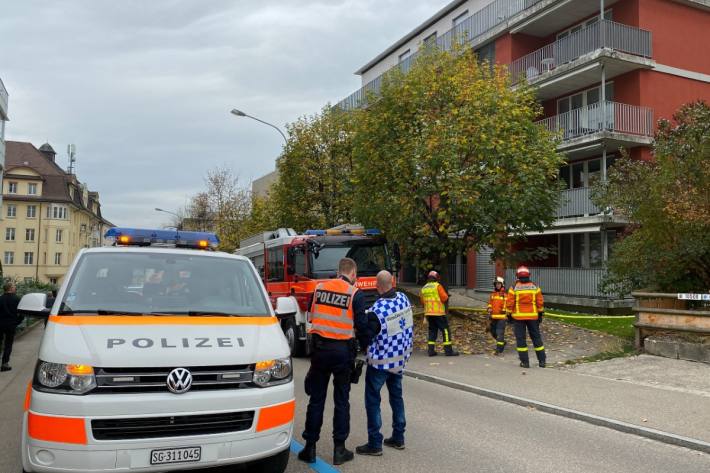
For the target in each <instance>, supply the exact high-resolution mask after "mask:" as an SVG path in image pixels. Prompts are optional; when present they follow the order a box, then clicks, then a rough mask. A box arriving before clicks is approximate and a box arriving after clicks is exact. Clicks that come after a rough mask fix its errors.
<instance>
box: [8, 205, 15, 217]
mask: <svg viewBox="0 0 710 473" xmlns="http://www.w3.org/2000/svg"><path fill="white" fill-rule="evenodd" d="M7 217H8V218H15V217H17V205H15V204H7Z"/></svg>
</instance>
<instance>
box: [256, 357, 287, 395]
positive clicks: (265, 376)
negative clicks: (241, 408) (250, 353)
mask: <svg viewBox="0 0 710 473" xmlns="http://www.w3.org/2000/svg"><path fill="white" fill-rule="evenodd" d="M292 372H293V371H292V368H291V358H277V359H275V360H266V361H260V362H258V363H257V364H256V367H255V369H254V376H253V378H252V381H253V382H254V384H256V385H257V386H260V387H262V388H265V387H268V386H275V385H277V384H285V383H288V382H289V381H291V374H292Z"/></svg>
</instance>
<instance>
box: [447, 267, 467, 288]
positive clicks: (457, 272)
mask: <svg viewBox="0 0 710 473" xmlns="http://www.w3.org/2000/svg"><path fill="white" fill-rule="evenodd" d="M466 273H467V271H466V265H465V264H456V263H453V264H449V276H448V281H447V283H448V285H449V286H450V287H465V286H466V281H467V274H466Z"/></svg>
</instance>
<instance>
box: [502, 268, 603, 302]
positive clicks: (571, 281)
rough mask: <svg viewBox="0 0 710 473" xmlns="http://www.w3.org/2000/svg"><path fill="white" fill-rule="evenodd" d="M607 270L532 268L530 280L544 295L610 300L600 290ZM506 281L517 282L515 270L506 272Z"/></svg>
mask: <svg viewBox="0 0 710 473" xmlns="http://www.w3.org/2000/svg"><path fill="white" fill-rule="evenodd" d="M605 272H606V271H605V270H604V269H601V268H530V279H532V281H533V282H535V284H537V285H538V286H540V288H541V289H542V293H543V294H551V295H559V296H576V297H595V298H604V299H609V298H611V297H613V295H611V294H607V293H604V292H602V291H600V290H599V284H600V283H601V281H602V278H603V277H604V274H605ZM505 280H506V281H510V282H512V281H515V269H511V268H509V269H506V270H505Z"/></svg>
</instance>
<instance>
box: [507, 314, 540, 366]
mask: <svg viewBox="0 0 710 473" xmlns="http://www.w3.org/2000/svg"><path fill="white" fill-rule="evenodd" d="M513 324H514V325H513V332H515V344H516V346H517V350H518V357H519V358H520V361H522V362H524V363H529V362H530V357H529V356H528V342H527V339H526V336H525V331H526V330H527V332H528V333H529V334H530V338H531V339H532V342H533V346H534V347H535V354H536V355H537V361H539V362H540V363H545V361H546V359H547V357H546V355H545V346H544V345H543V343H542V334H541V333H540V321H539V320H516V321H515V322H513Z"/></svg>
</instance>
